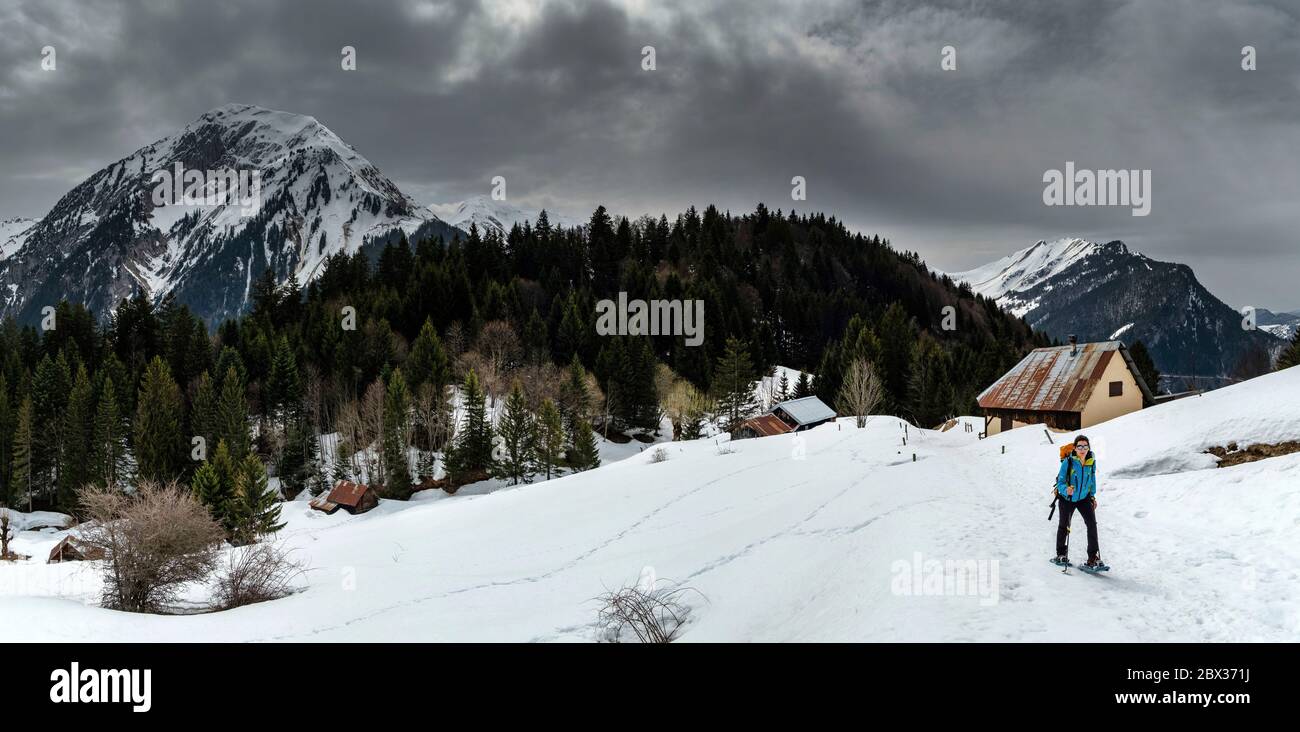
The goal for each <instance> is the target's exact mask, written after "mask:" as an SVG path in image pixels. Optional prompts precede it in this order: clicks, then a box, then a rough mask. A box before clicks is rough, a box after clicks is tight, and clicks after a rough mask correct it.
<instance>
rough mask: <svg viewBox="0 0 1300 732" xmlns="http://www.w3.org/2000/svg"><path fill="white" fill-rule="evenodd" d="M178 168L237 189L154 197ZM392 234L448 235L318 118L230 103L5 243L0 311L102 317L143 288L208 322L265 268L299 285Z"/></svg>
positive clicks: (229, 307) (238, 302)
mask: <svg viewBox="0 0 1300 732" xmlns="http://www.w3.org/2000/svg"><path fill="white" fill-rule="evenodd" d="M177 174H180V175H181V176H183V179H184V180H185V181H186V182H185V184H184V186H185V187H187V188H188V186H189V183H188V177H189V176H190V175H192V174H197V175H198V176H200V178H202V179H205V180H206V183H205V184H204V187H203V192H208V191H210V190H212V188H213V187H214V186H217V185H219V184H225V183H226V181H227V179H226V176H232V175H234V176H237V177H238V179H239V181H240V185H241V188H240V190H239V191H238V196H237V197H236V200H232V199H231V197H229V196H227V197H224V198H223V197H221V196H214V197H209V198H204V197H203V196H202V193H200V194H199V199H198V200H197V201H196V200H192V199H189V198H184V199H182V198H181V197H178V196H175V195H173V196H162V197H161V198H160V196H159V190H160V186H161V187H163V189H164V190H165V189H166V186H167V185H175V186H176V187H177V188H178V189H179V188H180V187H181V186H179V185H176V184H173V183H170V181H173V180H176V179H177ZM160 181H167V182H160ZM186 195H187V196H188V194H186ZM249 202H251V205H249ZM396 230H401V231H403V232H405V233H406V234H407V235H412V234H414V233H415V232H417V231H420V232H421V233H422V234H428V235H430V236H443V237H444V238H450V236H451V235H452V234H453V232H454V230H453V229H451V227H449V226H446V225H445V224H444V223H443V222H442V221H441V220H439V219H438V218H437V217H436V216H434V215H433V214H431V213H430V212H429V211H427V210H426V209H424V208H423V207H421V206H420V205H418V204H417V203H416V202H415V201H414V200H413V199H411V198H410V197H408V196H407V195H405V194H404V193H402V191H401V190H399V189H398V188H397V186H396V185H395V184H394V183H393V182H392V181H391V180H389V179H388V178H387V177H386V176H385V175H384V174H383V173H382V172H380V170H379V169H378V168H377V167H375V166H374V165H373V164H372V163H371V162H370V161H368V160H366V158H364V157H362V156H361V155H360V154H359V153H358V152H357V151H356V150H355V149H354V148H353V147H352V146H351V145H349V144H347V143H346V142H344V141H343V140H342V139H340V138H339V136H338V135H336V134H334V132H332V131H331V130H330V129H329V128H328V127H326V126H325V125H323V124H321V123H320V122H319V121H318V120H316V118H314V117H311V116H307V115H301V114H294V113H291V112H281V111H276V110H271V109H266V108H264V107H258V106H254V105H248V104H227V105H224V106H221V107H217V108H215V109H212V110H209V111H208V112H205V113H204V114H202V115H200V116H199V117H198V118H197V119H195V120H194V121H193V122H191V123H189V124H188V125H186V126H185V127H184V128H182V129H181V130H180V131H178V132H177V133H176V134H174V135H170V136H168V137H165V138H163V139H161V140H158V141H156V142H153V143H151V144H149V145H145V146H144V147H141V148H140V149H139V150H136V151H135V152H134V153H132V154H130V155H128V156H127V157H125V158H123V159H121V160H119V161H117V162H116V163H113V164H111V165H108V166H106V167H105V168H103V169H102V170H100V171H99V172H97V173H95V174H94V175H92V176H91V177H90V178H88V179H87V180H86V181H84V182H83V183H81V184H80V185H78V186H77V187H76V188H74V189H72V191H70V192H69V193H68V194H66V195H65V196H64V197H63V198H62V199H60V200H59V202H58V203H57V204H56V205H55V206H54V208H53V209H52V210H51V211H50V213H49V214H47V215H46V216H45V217H44V218H43V219H42V220H41V221H40V222H38V223H36V224H35V225H33V226H31V227H30V228H29V229H27V230H26V231H25V233H24V234H23V241H21V242H16V243H10V244H5V243H4V242H6V241H9V240H8V239H0V247H3V248H2V249H0V253H3V254H5V256H0V260H2V261H0V315H4V314H7V313H13V314H16V315H18V317H19V318H29V317H30V316H31V313H32V312H34V311H36V310H38V309H39V307H40V306H41V305H42V304H48V303H50V302H57V301H58V300H59V299H61V298H63V297H68V296H71V297H75V298H76V299H79V300H81V301H83V302H85V303H86V304H87V306H88V307H90V308H91V309H92V310H94V311H96V312H97V313H104V312H106V311H107V310H109V309H111V308H112V307H113V306H115V305H116V304H117V302H118V301H119V300H120V299H121V298H124V297H129V296H131V295H133V294H134V293H135V292H139V291H143V292H144V293H146V294H147V295H148V296H149V297H150V298H152V299H153V300H155V301H158V300H161V299H162V298H163V297H165V296H167V295H169V294H174V295H175V296H176V298H177V300H178V302H181V303H184V304H187V305H189V306H190V307H191V308H192V309H193V310H195V311H196V312H197V313H198V314H200V315H201V316H202V317H204V318H206V319H208V320H209V322H212V321H215V320H219V319H222V318H226V317H231V316H233V315H236V314H238V313H239V312H241V311H242V310H243V309H244V308H245V307H246V306H247V304H248V286H247V283H249V282H251V280H252V279H253V278H255V277H256V276H258V275H259V274H261V272H262V271H264V270H265V269H267V268H272V269H274V271H275V272H276V274H277V276H278V277H279V278H280V279H281V280H286V279H288V277H290V276H294V277H296V278H297V279H298V281H299V282H301V283H306V282H307V281H309V280H311V279H313V278H314V277H315V276H316V275H318V274H319V273H320V272H321V270H322V268H323V265H324V262H325V260H326V259H327V258H328V257H329V256H331V255H333V254H336V253H339V252H349V253H351V252H355V251H357V250H358V249H360V248H361V247H362V246H363V245H364V244H365V243H366V242H367V241H371V240H379V239H382V238H383V237H386V236H387V235H389V234H390V233H392V232H394V231H396Z"/></svg>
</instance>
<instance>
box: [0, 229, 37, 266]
mask: <svg viewBox="0 0 1300 732" xmlns="http://www.w3.org/2000/svg"><path fill="white" fill-rule="evenodd" d="M35 225H36V220H35V219H24V218H15V219H5V220H4V221H0V261H3V260H5V259H8V258H9V256H10V255H12V254H13V253H14V252H16V251H18V250H19V249H21V248H22V246H23V242H25V241H27V233H28V232H29V231H31V229H32V227H33V226H35Z"/></svg>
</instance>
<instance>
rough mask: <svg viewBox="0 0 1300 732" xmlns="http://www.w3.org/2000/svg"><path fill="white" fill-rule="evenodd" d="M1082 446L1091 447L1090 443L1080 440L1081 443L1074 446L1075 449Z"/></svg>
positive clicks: (1084, 447)
mask: <svg viewBox="0 0 1300 732" xmlns="http://www.w3.org/2000/svg"><path fill="white" fill-rule="evenodd" d="M1081 447H1082V448H1083V449H1085V450H1087V449H1088V447H1089V445H1088V443H1086V442H1080V443H1079V444H1077V445H1075V446H1074V449H1076V450H1078V449H1079V448H1081Z"/></svg>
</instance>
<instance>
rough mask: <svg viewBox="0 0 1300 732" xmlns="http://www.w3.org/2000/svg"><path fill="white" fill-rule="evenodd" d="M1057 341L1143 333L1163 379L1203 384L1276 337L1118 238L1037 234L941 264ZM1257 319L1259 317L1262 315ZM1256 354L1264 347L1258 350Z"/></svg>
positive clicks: (1272, 346)
mask: <svg viewBox="0 0 1300 732" xmlns="http://www.w3.org/2000/svg"><path fill="white" fill-rule="evenodd" d="M949 276H950V277H952V278H953V279H954V280H956V281H958V282H965V283H967V284H968V285H969V286H970V288H971V289H972V290H973V291H975V292H977V293H979V294H982V295H984V296H985V297H989V298H992V299H994V300H996V301H997V303H998V304H999V305H1001V306H1002V308H1003V309H1005V310H1007V311H1008V312H1010V313H1012V314H1014V315H1018V316H1022V317H1024V319H1025V320H1026V321H1027V322H1028V323H1029V324H1030V325H1032V326H1033V327H1034V328H1036V329H1038V330H1043V331H1046V332H1047V333H1048V334H1049V335H1051V336H1053V337H1054V338H1057V339H1059V340H1061V341H1062V342H1064V340H1065V339H1066V338H1067V337H1069V336H1070V335H1072V334H1073V335H1077V336H1078V337H1079V338H1080V339H1081V340H1083V341H1098V340H1107V339H1113V338H1123V339H1124V341H1125V342H1127V343H1130V344H1132V343H1134V342H1135V341H1139V340H1140V341H1142V342H1143V343H1144V344H1145V345H1146V347H1147V349H1148V350H1149V351H1150V353H1151V356H1152V358H1153V359H1154V360H1155V362H1156V367H1157V368H1159V369H1160V371H1162V372H1163V373H1164V374H1165V376H1166V378H1165V379H1164V380H1162V384H1161V386H1162V387H1167V388H1172V389H1173V390H1180V389H1182V388H1187V387H1186V385H1185V381H1186V379H1187V378H1188V377H1197V386H1198V387H1199V388H1205V387H1206V386H1207V385H1212V384H1216V385H1217V383H1220V382H1225V381H1231V380H1234V379H1235V378H1238V377H1240V376H1241V375H1242V374H1243V372H1244V373H1245V374H1246V375H1251V373H1250V369H1251V368H1253V367H1252V364H1254V363H1258V362H1265V363H1266V362H1267V360H1268V359H1269V358H1271V357H1276V355H1277V353H1279V352H1280V351H1281V349H1282V347H1283V346H1284V342H1283V341H1282V340H1280V339H1279V338H1277V337H1276V334H1274V333H1271V332H1268V331H1266V330H1245V329H1243V328H1242V327H1241V321H1242V317H1241V314H1240V313H1238V312H1237V311H1236V310H1234V309H1233V308H1231V307H1229V306H1228V305H1226V304H1225V303H1223V301H1221V300H1219V299H1218V298H1216V297H1215V296H1214V295H1213V294H1212V293H1211V292H1210V291H1209V290H1207V289H1206V288H1205V286H1204V285H1202V284H1201V283H1200V281H1199V280H1198V279H1197V278H1196V274H1195V273H1194V272H1192V269H1191V268H1190V267H1188V266H1187V265H1185V264H1178V263H1174V262H1161V261H1158V260H1155V259H1151V258H1150V257H1147V256H1146V255H1144V254H1142V253H1140V252H1135V251H1132V250H1130V249H1129V248H1128V247H1127V246H1126V245H1125V244H1124V242H1122V241H1110V242H1106V243H1104V244H1100V243H1097V242H1090V241H1086V240H1084V239H1077V238H1069V239H1057V240H1056V241H1051V242H1046V241H1040V242H1037V243H1035V244H1034V245H1033V246H1030V247H1027V248H1025V249H1022V250H1020V251H1018V252H1016V253H1015V254H1012V255H1010V256H1008V257H1004V258H1002V259H999V260H998V261H996V262H992V263H990V264H987V265H985V266H983V267H978V268H976V269H972V270H968V271H966V272H954V273H950V274H949ZM1261 322H1263V321H1262V320H1261ZM1260 354H1263V357H1262V358H1261V357H1260Z"/></svg>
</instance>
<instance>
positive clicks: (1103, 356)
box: [978, 341, 1127, 412]
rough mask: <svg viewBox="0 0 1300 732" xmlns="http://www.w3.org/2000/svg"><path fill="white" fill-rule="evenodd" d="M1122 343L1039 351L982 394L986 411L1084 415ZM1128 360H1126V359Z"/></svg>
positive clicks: (1082, 344) (982, 404) (981, 405)
mask: <svg viewBox="0 0 1300 732" xmlns="http://www.w3.org/2000/svg"><path fill="white" fill-rule="evenodd" d="M1123 347H1124V345H1123V344H1122V343H1120V342H1119V341H1103V342H1101V343H1080V344H1079V346H1078V348H1077V350H1076V351H1075V352H1074V353H1071V347H1070V346H1068V345H1067V346H1055V347H1052V348H1037V349H1034V350H1033V351H1030V353H1029V355H1027V356H1025V357H1024V358H1023V359H1021V360H1020V363H1018V364H1016V365H1015V366H1014V367H1013V368H1012V369H1011V370H1010V371H1008V372H1007V373H1006V374H1004V375H1003V376H1002V378H1000V379H998V380H997V381H996V382H994V383H993V385H992V386H990V387H989V388H987V389H985V390H984V391H983V393H981V394H980V395H979V399H978V401H979V405H980V407H982V408H984V409H1016V410H1028V411H1042V412H1082V411H1083V407H1084V405H1085V404H1087V403H1088V399H1089V398H1091V397H1092V392H1093V389H1095V388H1096V387H1097V384H1098V382H1100V381H1101V375H1102V374H1103V373H1104V372H1105V371H1106V366H1107V364H1109V363H1110V360H1111V358H1112V357H1114V355H1115V353H1116V352H1117V351H1120V349H1122V348H1123ZM1126 361H1127V359H1126Z"/></svg>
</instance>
